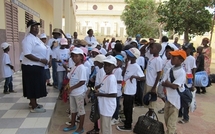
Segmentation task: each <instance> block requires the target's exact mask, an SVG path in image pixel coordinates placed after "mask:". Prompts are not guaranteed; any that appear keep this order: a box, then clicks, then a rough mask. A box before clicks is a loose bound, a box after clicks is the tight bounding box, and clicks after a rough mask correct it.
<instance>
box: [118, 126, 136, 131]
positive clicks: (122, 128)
mask: <svg viewBox="0 0 215 134" xmlns="http://www.w3.org/2000/svg"><path fill="white" fill-rule="evenodd" d="M116 128H117V129H118V130H119V131H127V132H129V131H132V129H131V128H126V127H124V126H117V127H116Z"/></svg>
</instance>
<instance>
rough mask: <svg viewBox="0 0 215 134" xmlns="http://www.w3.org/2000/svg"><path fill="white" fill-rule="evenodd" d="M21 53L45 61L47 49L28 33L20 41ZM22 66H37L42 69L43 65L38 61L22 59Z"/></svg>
mask: <svg viewBox="0 0 215 134" xmlns="http://www.w3.org/2000/svg"><path fill="white" fill-rule="evenodd" d="M22 51H23V53H24V55H29V54H32V55H33V56H35V57H37V58H40V59H46V56H47V47H46V46H45V45H44V43H43V42H42V41H41V40H40V39H39V38H38V37H36V36H34V35H33V34H31V33H29V34H28V35H27V36H26V37H25V38H24V39H23V41H22ZM22 64H24V65H37V66H42V67H44V66H45V64H43V63H41V62H38V61H32V60H29V59H28V58H26V57H25V56H24V57H23V60H22Z"/></svg>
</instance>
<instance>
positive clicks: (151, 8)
mask: <svg viewBox="0 0 215 134" xmlns="http://www.w3.org/2000/svg"><path fill="white" fill-rule="evenodd" d="M125 2H126V3H127V6H126V8H125V9H124V11H123V13H122V15H121V19H122V21H124V23H125V26H126V31H127V34H128V35H129V36H133V37H134V36H135V35H136V34H141V35H142V36H144V37H158V36H159V29H158V28H159V24H158V22H157V16H156V9H157V6H156V3H155V2H154V0H125Z"/></svg>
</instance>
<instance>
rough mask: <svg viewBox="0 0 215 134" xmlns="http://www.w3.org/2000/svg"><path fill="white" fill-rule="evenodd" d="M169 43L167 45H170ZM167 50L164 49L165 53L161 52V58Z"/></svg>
mask: <svg viewBox="0 0 215 134" xmlns="http://www.w3.org/2000/svg"><path fill="white" fill-rule="evenodd" d="M168 45H169V43H167V45H166V46H168ZM165 52H166V50H165V49H164V51H163V53H162V54H161V56H160V57H161V58H162V57H163V55H164V53H165Z"/></svg>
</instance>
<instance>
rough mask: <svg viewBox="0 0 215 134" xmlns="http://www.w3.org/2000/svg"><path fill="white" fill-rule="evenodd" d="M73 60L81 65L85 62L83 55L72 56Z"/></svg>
mask: <svg viewBox="0 0 215 134" xmlns="http://www.w3.org/2000/svg"><path fill="white" fill-rule="evenodd" d="M71 56H72V60H73V61H74V63H75V64H80V63H82V61H83V55H81V54H72V55H71Z"/></svg>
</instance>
